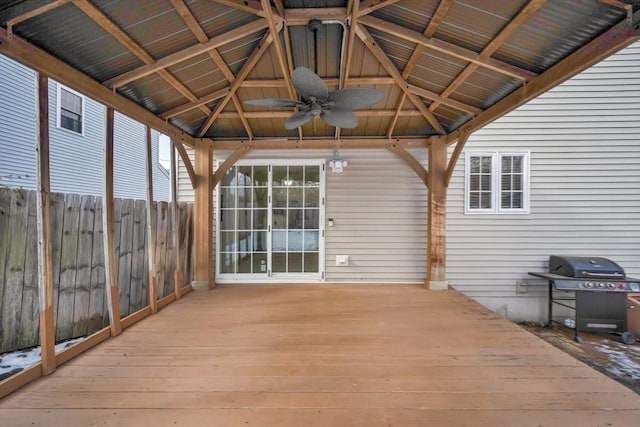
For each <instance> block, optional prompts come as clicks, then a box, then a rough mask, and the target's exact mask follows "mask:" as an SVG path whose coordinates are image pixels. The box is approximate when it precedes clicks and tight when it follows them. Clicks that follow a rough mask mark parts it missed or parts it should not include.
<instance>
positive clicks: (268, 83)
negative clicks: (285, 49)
mask: <svg viewBox="0 0 640 427" xmlns="http://www.w3.org/2000/svg"><path fill="white" fill-rule="evenodd" d="M322 81H323V82H324V84H326V85H327V86H338V85H339V84H340V79H338V78H335V77H328V78H325V79H322ZM349 83H350V84H352V85H356V86H362V85H394V84H396V82H395V80H393V78H391V77H350V78H349ZM242 87H244V88H248V87H262V88H265V87H272V88H273V87H286V83H285V81H284V80H283V79H257V80H256V79H251V80H249V79H247V80H245V81H243V82H242Z"/></svg>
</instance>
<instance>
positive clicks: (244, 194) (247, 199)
mask: <svg viewBox="0 0 640 427" xmlns="http://www.w3.org/2000/svg"><path fill="white" fill-rule="evenodd" d="M252 195H253V191H252V190H251V187H239V188H238V207H239V208H250V207H251V196H252Z"/></svg>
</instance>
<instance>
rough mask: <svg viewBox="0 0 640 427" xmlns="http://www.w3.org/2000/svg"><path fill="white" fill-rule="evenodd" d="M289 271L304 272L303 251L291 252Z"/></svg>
mask: <svg viewBox="0 0 640 427" xmlns="http://www.w3.org/2000/svg"><path fill="white" fill-rule="evenodd" d="M288 270H289V273H302V252H289V265H288Z"/></svg>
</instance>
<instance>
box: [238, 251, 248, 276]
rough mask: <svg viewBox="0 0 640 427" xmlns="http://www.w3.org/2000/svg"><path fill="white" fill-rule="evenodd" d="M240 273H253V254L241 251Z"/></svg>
mask: <svg viewBox="0 0 640 427" xmlns="http://www.w3.org/2000/svg"><path fill="white" fill-rule="evenodd" d="M238 273H251V254H250V253H248V252H240V253H239V254H238Z"/></svg>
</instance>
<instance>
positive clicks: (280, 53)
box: [200, 0, 302, 139]
mask: <svg viewBox="0 0 640 427" xmlns="http://www.w3.org/2000/svg"><path fill="white" fill-rule="evenodd" d="M260 3H261V4H262V10H264V14H265V18H266V20H267V23H268V25H269V33H271V36H272V37H273V47H274V48H275V51H276V60H277V62H278V64H279V65H280V70H281V71H282V75H283V76H284V81H285V82H286V84H287V91H288V92H289V97H290V98H291V99H297V95H296V91H295V90H294V88H293V83H292V82H291V75H290V74H289V67H287V60H286V55H285V52H284V49H283V48H282V45H281V44H280V37H279V36H278V33H279V29H278V28H277V23H276V21H275V19H274V15H273V11H272V10H271V5H270V3H269V0H260ZM283 27H284V25H282V26H281V27H280V28H283ZM200 136H201V135H200ZM298 136H299V137H300V139H302V127H301V126H299V127H298Z"/></svg>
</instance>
